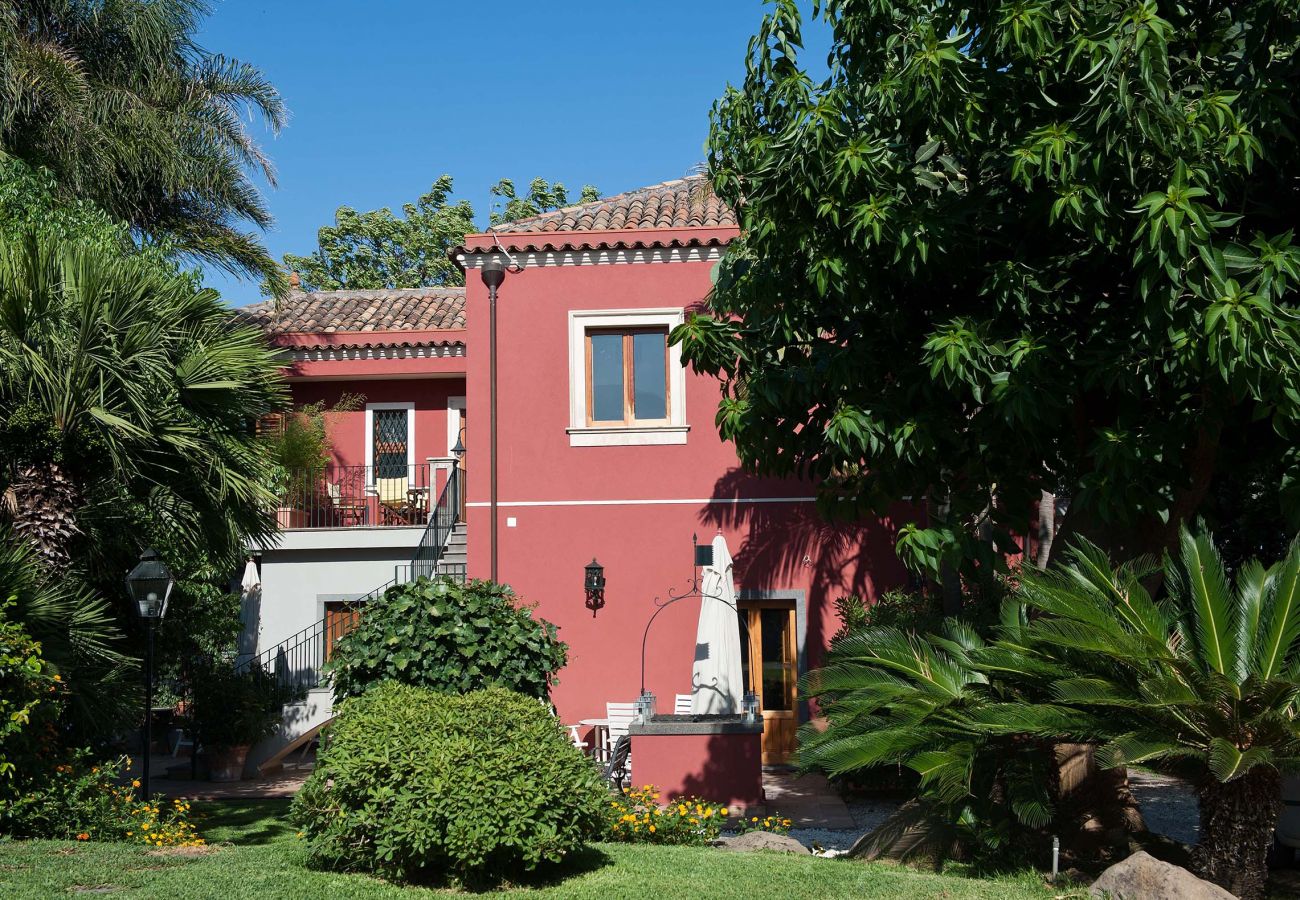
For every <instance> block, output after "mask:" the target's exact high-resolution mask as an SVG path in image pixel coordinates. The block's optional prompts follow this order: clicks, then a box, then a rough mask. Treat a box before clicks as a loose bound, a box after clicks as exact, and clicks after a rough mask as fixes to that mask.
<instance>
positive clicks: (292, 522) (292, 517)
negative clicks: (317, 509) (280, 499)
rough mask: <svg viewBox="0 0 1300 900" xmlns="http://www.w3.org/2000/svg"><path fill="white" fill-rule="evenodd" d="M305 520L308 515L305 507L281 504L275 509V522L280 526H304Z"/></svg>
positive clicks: (306, 520)
mask: <svg viewBox="0 0 1300 900" xmlns="http://www.w3.org/2000/svg"><path fill="white" fill-rule="evenodd" d="M307 522H308V515H307V510H305V509H294V508H293V507H291V506H281V507H280V508H279V509H277V510H276V511H275V524H277V525H279V526H280V527H281V528H306V527H307Z"/></svg>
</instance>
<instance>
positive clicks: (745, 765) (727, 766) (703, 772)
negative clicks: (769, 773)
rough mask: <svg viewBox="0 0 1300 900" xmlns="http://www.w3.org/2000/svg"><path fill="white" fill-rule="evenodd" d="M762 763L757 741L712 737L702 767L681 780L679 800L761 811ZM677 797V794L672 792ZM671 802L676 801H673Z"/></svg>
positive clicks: (733, 737)
mask: <svg viewBox="0 0 1300 900" xmlns="http://www.w3.org/2000/svg"><path fill="white" fill-rule="evenodd" d="M762 791H763V761H762V751H761V745H760V743H759V741H758V740H752V741H737V740H736V739H735V736H727V735H712V736H711V737H710V738H709V739H708V743H707V747H706V750H705V753H704V763H703V765H702V766H700V767H699V768H698V769H697V770H696V771H693V772H690V773H688V774H686V775H685V776H684V777H683V778H682V780H681V791H680V793H679V794H678V796H686V797H699V798H700V799H701V800H708V801H710V802H712V803H721V804H724V805H727V804H732V803H735V802H744V801H743V800H738V798H744V797H747V796H748V797H753V798H754V799H753V800H751V801H749V802H746V803H744V805H745V808H747V809H754V810H758V809H759V808H761V807H762V800H761V797H762ZM675 793H676V792H675ZM671 799H676V797H673V798H671Z"/></svg>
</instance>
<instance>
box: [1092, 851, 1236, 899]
mask: <svg viewBox="0 0 1300 900" xmlns="http://www.w3.org/2000/svg"><path fill="white" fill-rule="evenodd" d="M1089 896H1091V897H1096V898H1099V900H1101V898H1109V900H1236V898H1235V896H1234V895H1233V894H1230V893H1228V892H1227V891H1225V890H1224V889H1223V888H1221V887H1219V886H1218V885H1217V884H1211V883H1210V882H1208V881H1204V880H1202V879H1200V878H1197V877H1196V876H1195V875H1193V874H1192V873H1191V872H1189V871H1187V870H1186V869H1182V868H1179V867H1178V866H1175V865H1170V864H1169V863H1167V862H1161V861H1160V860H1158V859H1156V858H1155V857H1154V856H1152V855H1151V854H1149V853H1147V852H1145V851H1142V850H1139V851H1138V852H1137V853H1134V854H1133V855H1132V856H1130V857H1129V858H1128V859H1126V860H1124V861H1123V862H1117V863H1115V865H1113V866H1111V867H1110V868H1109V869H1107V870H1106V871H1105V872H1102V873H1101V877H1100V878H1098V879H1097V880H1096V881H1094V882H1093V883H1092V889H1091V890H1090V891H1089Z"/></svg>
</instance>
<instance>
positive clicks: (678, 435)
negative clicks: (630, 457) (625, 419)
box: [566, 425, 691, 447]
mask: <svg viewBox="0 0 1300 900" xmlns="http://www.w3.org/2000/svg"><path fill="white" fill-rule="evenodd" d="M566 430H567V431H568V433H569V446H570V447H647V446H653V445H658V444H684V443H686V432H688V431H690V430H691V426H689V425H617V426H612V427H607V428H601V427H595V428H568V429H566Z"/></svg>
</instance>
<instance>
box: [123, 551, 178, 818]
mask: <svg viewBox="0 0 1300 900" xmlns="http://www.w3.org/2000/svg"><path fill="white" fill-rule="evenodd" d="M174 584H175V582H174V581H173V580H172V573H171V571H170V570H169V569H168V568H167V564H166V563H164V562H163V561H162V558H161V557H159V556H158V551H156V550H154V549H153V548H152V547H151V548H149V549H148V550H146V551H144V553H141V554H140V561H139V562H138V563H136V565H135V568H134V569H132V570H131V572H130V574H128V575H127V576H126V589H127V590H128V591H129V592H130V594H131V599H132V600H134V601H135V611H136V615H138V616H139V617H140V621H141V622H143V623H144V626H145V631H146V632H147V634H148V637H147V643H146V644H145V657H144V756H143V759H142V764H143V765H142V772H141V779H140V784H141V786H142V792H141V794H140V796H141V797H144V798H146V799H147V798H148V797H149V750H150V749H151V748H152V747H153V633H154V631H155V630H156V629H157V628H158V623H159V622H161V621H162V620H163V616H165V615H167V601H168V600H169V599H170V598H171V594H172V586H173V585H174Z"/></svg>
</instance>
